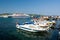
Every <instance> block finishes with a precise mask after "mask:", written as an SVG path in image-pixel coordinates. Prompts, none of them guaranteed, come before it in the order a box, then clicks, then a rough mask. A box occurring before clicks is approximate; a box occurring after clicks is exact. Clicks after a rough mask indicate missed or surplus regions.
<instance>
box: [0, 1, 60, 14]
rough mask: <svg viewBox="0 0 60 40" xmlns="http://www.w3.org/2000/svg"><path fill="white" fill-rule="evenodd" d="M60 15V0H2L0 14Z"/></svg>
mask: <svg viewBox="0 0 60 40" xmlns="http://www.w3.org/2000/svg"><path fill="white" fill-rule="evenodd" d="M2 13H27V14H32V13H33V14H42V15H60V0H0V14H2Z"/></svg>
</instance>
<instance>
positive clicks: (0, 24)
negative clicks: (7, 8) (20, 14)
mask: <svg viewBox="0 0 60 40" xmlns="http://www.w3.org/2000/svg"><path fill="white" fill-rule="evenodd" d="M16 22H19V23H20V24H22V23H24V22H31V18H18V19H16V18H0V36H1V37H0V40H1V39H3V38H4V39H3V40H11V39H13V40H26V39H27V40H29V39H30V40H37V39H38V40H40V39H41V40H53V39H55V40H59V39H60V36H59V35H60V34H59V32H60V31H59V30H58V28H59V27H60V26H59V25H60V20H56V25H55V26H54V27H55V28H54V29H53V28H52V29H50V30H49V31H47V32H46V31H41V32H37V33H35V32H29V31H25V30H22V29H17V28H16ZM23 36H24V37H23ZM23 38H24V39H23Z"/></svg>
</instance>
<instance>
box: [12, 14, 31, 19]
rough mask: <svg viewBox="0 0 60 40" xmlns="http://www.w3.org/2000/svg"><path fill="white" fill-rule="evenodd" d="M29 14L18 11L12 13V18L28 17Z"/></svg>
mask: <svg viewBox="0 0 60 40" xmlns="http://www.w3.org/2000/svg"><path fill="white" fill-rule="evenodd" d="M29 17H30V16H29V15H28V14H22V13H21V14H18V13H16V14H13V15H12V18H29Z"/></svg>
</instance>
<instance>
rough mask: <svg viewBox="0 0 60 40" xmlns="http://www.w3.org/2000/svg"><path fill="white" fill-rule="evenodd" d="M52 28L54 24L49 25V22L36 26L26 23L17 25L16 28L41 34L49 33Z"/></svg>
mask: <svg viewBox="0 0 60 40" xmlns="http://www.w3.org/2000/svg"><path fill="white" fill-rule="evenodd" d="M51 26H52V23H51V22H50V24H48V23H47V22H45V21H43V23H42V22H41V23H39V24H35V23H33V24H32V23H28V22H26V23H25V24H23V25H19V24H18V23H17V24H16V27H17V28H18V29H22V30H26V31H30V32H40V31H48V30H49V29H50V27H51Z"/></svg>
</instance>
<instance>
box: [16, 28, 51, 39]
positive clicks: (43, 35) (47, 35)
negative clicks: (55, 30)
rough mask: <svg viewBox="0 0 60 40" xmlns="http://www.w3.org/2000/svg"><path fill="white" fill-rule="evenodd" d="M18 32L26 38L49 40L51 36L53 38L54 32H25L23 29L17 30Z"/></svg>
mask: <svg viewBox="0 0 60 40" xmlns="http://www.w3.org/2000/svg"><path fill="white" fill-rule="evenodd" d="M16 30H17V32H18V33H19V34H21V35H24V36H25V37H28V38H36V39H49V38H50V36H51V33H52V31H50V32H46V31H45V32H36V33H34V32H27V31H24V30H21V29H16Z"/></svg>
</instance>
